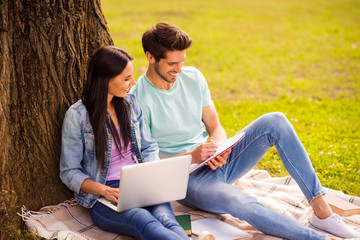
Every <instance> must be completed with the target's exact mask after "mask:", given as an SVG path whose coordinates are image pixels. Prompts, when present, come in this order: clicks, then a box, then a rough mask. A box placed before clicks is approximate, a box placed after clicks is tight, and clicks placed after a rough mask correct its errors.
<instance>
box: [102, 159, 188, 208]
mask: <svg viewBox="0 0 360 240" xmlns="http://www.w3.org/2000/svg"><path fill="white" fill-rule="evenodd" d="M190 164H191V155H184V156H178V157H173V158H167V159H162V160H158V161H153V162H145V163H140V164H134V165H130V166H124V167H123V168H122V169H121V175H120V184H119V198H118V202H117V203H114V202H111V201H109V200H107V199H106V198H99V199H98V201H99V202H101V203H103V204H104V205H106V206H108V207H110V208H112V209H113V210H115V211H118V212H122V211H125V210H128V209H131V208H136V207H147V206H151V205H156V204H160V203H164V202H170V201H175V200H180V199H184V198H185V196H186V190H187V185H188V180H189V169H190Z"/></svg>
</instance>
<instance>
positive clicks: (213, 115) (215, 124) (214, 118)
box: [202, 106, 231, 170]
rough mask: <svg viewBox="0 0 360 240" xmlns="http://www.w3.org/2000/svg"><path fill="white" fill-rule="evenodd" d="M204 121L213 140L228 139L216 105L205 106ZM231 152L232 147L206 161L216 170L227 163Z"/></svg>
mask: <svg viewBox="0 0 360 240" xmlns="http://www.w3.org/2000/svg"><path fill="white" fill-rule="evenodd" d="M202 121H203V122H204V124H205V126H206V131H207V132H208V134H209V136H210V139H211V140H213V141H216V142H222V141H225V140H226V139H227V136H226V132H225V130H224V128H223V127H222V126H221V123H220V120H219V116H218V114H217V111H216V108H215V107H214V106H205V107H203V113H202ZM230 152H231V149H229V150H228V151H226V152H224V153H223V154H221V155H219V156H217V157H216V158H214V159H212V160H210V161H209V162H207V163H206V165H208V166H209V167H210V168H211V169H212V170H215V169H216V168H217V167H221V166H222V165H224V164H225V163H226V160H227V157H228V155H229V153H230Z"/></svg>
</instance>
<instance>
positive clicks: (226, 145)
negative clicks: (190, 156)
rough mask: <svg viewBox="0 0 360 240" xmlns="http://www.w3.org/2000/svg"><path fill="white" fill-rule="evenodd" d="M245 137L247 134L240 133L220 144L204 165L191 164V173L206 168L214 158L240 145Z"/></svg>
mask: <svg viewBox="0 0 360 240" xmlns="http://www.w3.org/2000/svg"><path fill="white" fill-rule="evenodd" d="M244 136H245V133H244V132H241V133H238V134H236V135H235V136H233V137H231V138H229V139H227V140H225V141H223V142H220V143H218V149H217V150H216V152H215V153H214V154H213V155H212V156H211V157H209V158H208V159H206V160H205V161H203V162H202V163H194V164H191V167H190V173H192V172H195V171H196V170H197V169H199V168H200V167H202V166H204V165H205V163H207V162H208V161H210V160H211V159H213V158H214V157H216V156H218V155H220V154H222V153H223V152H225V151H226V150H228V149H229V148H232V147H233V146H234V145H235V144H236V143H238V142H239V141H240V140H241V139H243V137H244Z"/></svg>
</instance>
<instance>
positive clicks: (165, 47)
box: [142, 22, 192, 61]
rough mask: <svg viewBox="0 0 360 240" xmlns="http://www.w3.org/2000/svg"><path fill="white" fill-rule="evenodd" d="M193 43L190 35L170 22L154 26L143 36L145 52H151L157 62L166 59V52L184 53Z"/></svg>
mask: <svg viewBox="0 0 360 240" xmlns="http://www.w3.org/2000/svg"><path fill="white" fill-rule="evenodd" d="M191 43H192V38H191V37H190V36H189V34H187V33H186V32H184V31H183V30H181V29H180V28H178V27H177V26H175V25H174V24H171V23H168V22H160V23H158V24H156V25H155V26H152V27H151V28H150V29H149V30H147V31H146V32H145V33H144V34H143V36H142V45H143V48H144V52H145V53H146V52H149V53H150V54H151V55H153V56H154V57H155V59H156V61H160V59H161V58H165V52H166V51H175V50H178V51H182V50H185V49H187V48H189V47H190V46H191Z"/></svg>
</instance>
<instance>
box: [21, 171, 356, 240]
mask: <svg viewBox="0 0 360 240" xmlns="http://www.w3.org/2000/svg"><path fill="white" fill-rule="evenodd" d="M234 185H235V186H236V187H238V188H239V189H241V190H242V191H244V192H246V193H247V194H249V195H251V196H253V197H255V198H256V199H257V200H258V201H259V202H261V203H262V204H264V205H265V206H266V207H268V208H269V209H272V210H274V211H277V212H279V213H282V214H284V215H287V216H290V217H292V218H294V219H296V220H297V221H299V222H301V223H303V224H304V225H307V226H309V221H308V218H309V217H310V215H311V213H312V210H311V207H310V206H309V204H308V203H307V201H306V198H305V197H304V196H303V194H302V192H301V191H300V188H299V187H298V186H297V184H296V183H295V181H294V180H293V179H292V178H291V177H290V176H287V177H282V178H276V177H271V176H270V175H269V173H268V172H267V171H264V170H252V171H250V172H249V173H248V174H246V175H245V176H244V177H242V178H240V179H238V181H237V182H236V183H235V184H234ZM326 190H327V192H331V193H332V194H335V195H337V196H338V197H340V198H342V199H344V200H347V201H349V202H352V203H354V204H356V205H358V206H360V198H359V197H354V196H350V195H345V194H343V193H342V192H340V191H334V190H332V189H326ZM173 206H174V210H175V215H181V214H190V215H191V220H192V221H193V220H197V219H201V218H205V217H213V218H217V219H220V220H222V221H225V222H227V223H229V224H231V225H233V226H236V227H238V228H240V229H242V230H244V231H246V232H249V233H251V234H252V235H253V239H258V240H276V239H279V238H276V237H272V236H267V235H264V234H262V233H261V232H259V231H257V230H256V229H255V228H254V227H252V226H251V225H249V224H248V223H247V222H245V221H241V220H239V219H237V218H234V217H232V216H231V215H229V214H212V213H208V212H204V211H200V210H198V209H193V208H188V207H185V206H183V205H181V204H179V203H177V202H173ZM20 215H21V216H22V218H23V220H24V221H25V224H26V226H27V228H28V230H29V231H30V232H34V233H36V234H37V235H38V236H40V237H44V238H47V239H54V238H56V239H59V240H61V239H73V240H95V239H102V240H108V239H109V240H110V239H111V240H126V239H133V238H132V237H128V236H120V235H117V234H114V233H110V232H105V231H102V230H100V229H98V228H97V227H96V226H94V224H93V222H92V221H91V218H90V215H89V212H88V210H87V209H86V208H83V207H82V206H80V205H79V204H78V203H76V201H75V200H74V199H70V200H68V201H65V202H64V203H60V204H58V205H55V206H46V207H43V208H41V209H40V210H39V211H36V212H35V211H30V210H28V209H27V208H26V207H25V206H23V207H22V213H21V214H20ZM342 218H343V220H344V221H345V222H346V223H347V224H349V225H350V226H352V227H353V228H354V229H355V230H357V231H360V214H357V215H353V216H349V217H342Z"/></svg>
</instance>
